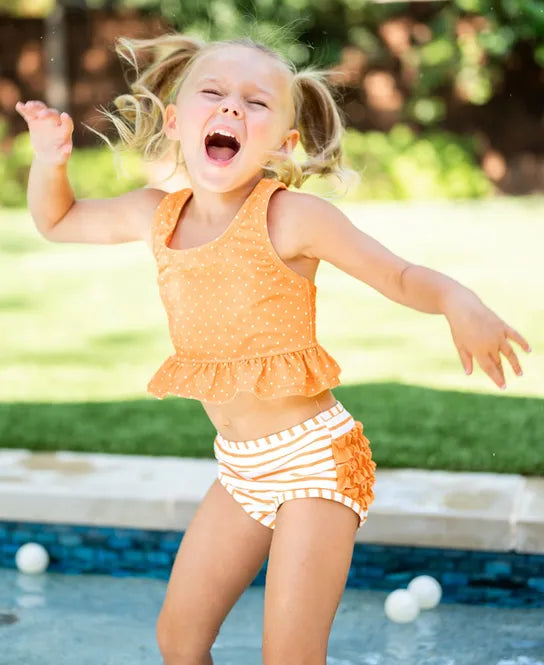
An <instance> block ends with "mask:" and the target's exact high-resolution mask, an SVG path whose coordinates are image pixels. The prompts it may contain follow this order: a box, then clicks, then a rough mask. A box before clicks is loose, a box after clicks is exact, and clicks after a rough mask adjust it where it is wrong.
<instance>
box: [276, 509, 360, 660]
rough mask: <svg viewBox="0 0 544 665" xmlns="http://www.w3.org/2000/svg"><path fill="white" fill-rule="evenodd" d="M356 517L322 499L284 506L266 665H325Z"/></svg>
mask: <svg viewBox="0 0 544 665" xmlns="http://www.w3.org/2000/svg"><path fill="white" fill-rule="evenodd" d="M358 525H359V517H358V515H357V514H356V513H355V512H354V511H353V510H352V509H351V508H348V507H347V506H345V505H344V504H342V503H339V502H336V501H331V500H329V499H323V498H313V497H312V498H305V499H292V500H289V501H286V502H284V503H282V504H281V506H280V508H279V510H278V512H277V516H276V524H275V530H274V535H273V537H272V545H271V548H270V555H269V559H268V569H267V576H266V589H265V601H264V631H263V664H264V665H295V664H296V665H326V658H327V644H328V640H329V633H330V630H331V627H332V622H333V619H334V616H335V614H336V610H337V609H338V605H339V603H340V599H341V597H342V593H343V591H344V588H345V585H346V580H347V576H348V571H349V566H350V563H351V557H352V555H353V544H354V541H355V533H356V530H357V527H358Z"/></svg>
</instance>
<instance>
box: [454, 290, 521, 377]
mask: <svg viewBox="0 0 544 665" xmlns="http://www.w3.org/2000/svg"><path fill="white" fill-rule="evenodd" d="M444 314H445V316H446V318H447V320H448V323H449V326H450V330H451V334H452V337H453V341H454V344H455V346H456V348H457V351H458V352H459V356H460V358H461V363H462V365H463V368H464V370H465V372H466V373H467V374H471V373H472V370H473V358H476V360H477V361H478V364H479V365H480V367H481V368H482V369H483V370H484V372H486V374H488V375H489V376H490V377H491V379H492V380H493V381H494V382H495V383H496V384H497V386H499V388H501V389H502V390H504V389H505V388H506V382H505V380H504V371H503V367H502V361H501V353H502V354H503V355H504V356H505V357H506V358H507V359H508V361H509V362H510V364H511V365H512V369H513V370H514V372H515V373H516V374H517V375H518V376H522V374H523V371H522V369H521V366H520V364H519V360H518V358H517V356H516V353H515V352H514V349H513V348H512V346H511V344H510V342H509V341H508V339H511V340H513V341H514V342H517V343H518V344H519V345H520V346H521V347H522V349H524V350H525V351H526V352H527V353H529V352H530V351H531V347H530V346H529V344H528V342H527V340H525V339H524V338H523V337H522V336H521V335H520V334H519V333H518V332H517V331H516V330H514V329H513V328H511V327H510V326H509V325H508V324H507V323H505V322H504V321H503V320H502V319H501V318H499V317H498V316H497V315H496V314H495V312H493V311H492V310H490V309H489V308H488V307H486V306H485V305H484V304H483V302H482V301H481V300H480V299H479V298H478V296H477V295H476V294H475V293H473V292H472V291H470V290H468V289H464V288H462V289H455V290H454V291H453V292H451V293H449V294H448V298H447V305H446V307H445V311H444Z"/></svg>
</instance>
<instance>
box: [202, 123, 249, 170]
mask: <svg viewBox="0 0 544 665" xmlns="http://www.w3.org/2000/svg"><path fill="white" fill-rule="evenodd" d="M204 148H205V151H206V155H207V157H208V159H209V161H211V162H213V163H214V164H217V165H220V166H226V165H227V164H230V162H231V161H232V160H233V159H234V157H235V156H236V155H237V154H238V152H239V151H240V143H239V142H238V140H237V139H236V138H235V137H234V136H228V135H226V134H224V133H222V130H219V131H214V132H211V133H210V134H209V135H208V136H207V137H206V139H205V140H204Z"/></svg>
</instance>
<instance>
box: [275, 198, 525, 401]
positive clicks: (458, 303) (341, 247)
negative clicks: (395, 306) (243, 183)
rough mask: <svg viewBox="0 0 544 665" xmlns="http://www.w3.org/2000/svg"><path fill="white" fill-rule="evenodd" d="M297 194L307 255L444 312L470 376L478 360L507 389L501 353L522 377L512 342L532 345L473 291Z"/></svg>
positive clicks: (294, 204) (299, 232)
mask: <svg viewBox="0 0 544 665" xmlns="http://www.w3.org/2000/svg"><path fill="white" fill-rule="evenodd" d="M295 196H296V200H295V198H293V197H290V198H291V202H290V203H291V205H289V215H288V216H289V218H290V219H293V221H294V224H293V227H292V228H294V229H296V239H297V247H298V250H299V252H300V253H301V254H302V255H304V256H308V257H310V258H317V259H323V260H325V261H327V262H328V263H331V264H333V265H334V266H336V267H337V268H339V269H340V270H342V271H344V272H346V273H347V274H349V275H352V276H353V277H356V278H357V279H359V280H361V281H363V282H365V283H366V284H368V285H369V286H371V287H373V288H374V289H376V290H377V291H379V292H380V293H382V294H383V295H384V296H386V297H387V298H390V299H391V300H393V301H395V302H398V303H400V304H401V305H406V306H407V307H411V308H413V309H417V310H419V311H420V312H428V313H429V314H443V315H444V316H445V317H446V319H447V321H448V324H449V326H450V330H451V334H452V337H453V342H454V344H455V347H456V348H457V351H458V353H459V356H460V358H461V363H462V365H463V368H464V369H465V372H466V373H467V374H471V372H472V370H473V364H472V361H473V358H476V360H477V361H478V364H479V365H480V367H481V368H482V369H483V370H484V372H486V373H487V374H488V375H489V376H490V377H491V379H492V380H493V381H494V382H495V383H496V384H497V385H498V386H499V388H501V389H504V388H505V387H506V384H505V380H504V371H503V368H502V363H501V356H500V354H501V353H502V354H504V356H505V357H506V358H507V359H508V361H509V362H510V364H511V365H512V368H513V370H514V371H515V372H516V374H517V375H518V376H521V375H522V370H521V367H520V364H519V361H518V358H517V356H516V354H515V352H514V349H513V348H512V346H511V345H510V343H509V342H508V339H511V340H514V341H515V342H517V343H518V344H519V345H520V346H521V347H522V348H523V349H524V350H525V351H527V352H530V351H531V349H530V347H529V344H528V343H527V341H526V340H525V339H524V338H523V337H522V336H521V335H520V334H519V333H518V332H517V331H516V330H514V329H513V328H512V327H511V326H509V325H508V324H507V323H506V322H505V321H503V320H502V319H501V318H500V317H498V316H497V315H496V314H495V313H494V312H493V311H492V310H491V309H489V308H488V307H487V306H486V305H484V303H483V302H482V301H481V300H480V298H479V297H478V296H477V295H476V294H475V293H474V292H473V291H471V290H470V289H468V288H466V287H464V286H463V285H462V284H460V283H459V282H457V281H455V280H454V279H451V278H450V277H447V276H446V275H444V274H443V273H440V272H437V271H436V270H432V269H431V268H426V267H424V266H420V265H415V264H413V263H410V262H408V261H405V260H404V259H402V258H401V257H399V256H397V255H396V254H394V253H393V252H391V251H389V250H388V249H387V248H386V247H384V246H383V245H382V244H381V243H379V242H378V241H377V240H374V239H373V238H372V237H370V236H369V235H367V234H366V233H364V232H363V231H360V230H359V229H358V228H356V227H355V226H354V225H353V224H352V223H351V221H350V220H349V218H348V217H346V215H344V214H343V213H342V212H341V211H340V210H339V209H338V208H336V206H334V205H332V204H331V203H329V202H328V201H325V200H323V199H320V198H318V197H316V196H313V195H311V194H310V195H307V194H302V193H297V194H295ZM285 203H287V199H285ZM293 213H295V216H294V217H293V216H292V215H293Z"/></svg>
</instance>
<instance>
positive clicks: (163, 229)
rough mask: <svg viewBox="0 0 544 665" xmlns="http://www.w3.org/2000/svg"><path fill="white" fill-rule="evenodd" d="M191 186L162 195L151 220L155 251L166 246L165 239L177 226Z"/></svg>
mask: <svg viewBox="0 0 544 665" xmlns="http://www.w3.org/2000/svg"><path fill="white" fill-rule="evenodd" d="M190 194H191V190H190V189H189V188H184V189H180V190H178V191H176V192H169V193H167V194H165V196H163V197H162V199H161V201H160V203H159V205H158V206H157V208H156V210H155V212H154V214H153V219H152V221H151V240H152V245H153V250H154V253H155V254H157V252H158V251H159V250H160V249H161V248H162V247H163V246H164V241H165V239H166V237H167V236H168V235H169V233H170V231H171V230H172V228H173V227H174V226H175V224H176V221H177V219H178V217H179V214H180V212H181V209H182V208H183V205H184V204H185V201H186V200H187V198H188V197H189V196H190Z"/></svg>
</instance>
